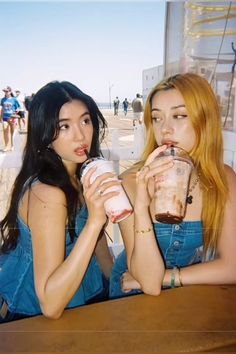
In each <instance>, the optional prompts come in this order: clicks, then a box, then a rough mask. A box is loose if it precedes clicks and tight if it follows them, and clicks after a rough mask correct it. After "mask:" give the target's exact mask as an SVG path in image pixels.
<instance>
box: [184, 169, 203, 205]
mask: <svg viewBox="0 0 236 354" xmlns="http://www.w3.org/2000/svg"><path fill="white" fill-rule="evenodd" d="M199 180H200V173H198V175H197V177H196V179H195V180H194V181H193V184H192V186H191V187H190V188H189V190H188V195H187V198H186V202H187V203H188V204H192V202H193V196H192V195H191V194H190V193H192V191H193V190H194V188H195V187H196V185H197V184H198V182H199Z"/></svg>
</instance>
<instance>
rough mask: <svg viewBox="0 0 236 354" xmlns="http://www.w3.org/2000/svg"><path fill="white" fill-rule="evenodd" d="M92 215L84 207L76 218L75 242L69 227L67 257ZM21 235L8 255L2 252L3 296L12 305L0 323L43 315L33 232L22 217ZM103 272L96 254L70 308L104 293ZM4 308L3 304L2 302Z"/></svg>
mask: <svg viewBox="0 0 236 354" xmlns="http://www.w3.org/2000/svg"><path fill="white" fill-rule="evenodd" d="M87 218H88V212H87V208H86V207H85V206H83V207H82V208H81V210H80V211H79V212H78V215H77V217H76V234H77V235H78V236H77V237H76V238H75V239H74V241H73V242H71V240H70V236H69V233H68V230H66V249H65V258H67V257H68V255H69V254H70V252H71V250H72V249H73V247H74V245H75V242H76V240H77V238H78V237H79V235H80V233H81V231H82V229H83V228H84V226H85V223H86V221H87ZM18 226H19V230H20V233H19V238H18V242H17V246H16V248H15V249H14V250H11V251H10V253H8V254H1V255H0V295H1V297H2V301H3V300H4V301H5V302H6V303H7V305H8V316H7V318H5V319H2V320H1V318H0V322H1V321H3V320H5V321H9V320H12V319H15V318H14V314H16V318H18V317H19V315H20V317H27V316H33V315H37V314H41V309H40V305H39V300H38V297H37V295H36V292H35V286H34V272H33V254H32V240H31V231H30V229H29V227H28V226H27V225H26V224H25V223H24V222H23V221H22V220H21V219H20V218H19V217H18ZM103 282H104V279H103V274H102V272H101V269H100V267H99V265H98V263H97V260H96V257H95V256H92V258H91V260H90V263H89V265H88V269H87V271H86V273H85V276H84V278H83V281H82V283H81V285H80V287H79V289H78V290H77V292H76V293H75V295H74V296H73V298H72V299H71V301H70V302H69V304H68V305H67V308H72V307H77V306H80V305H84V304H86V303H87V302H88V303H89V302H92V299H99V296H100V294H103V291H104V286H103ZM0 307H1V303H0Z"/></svg>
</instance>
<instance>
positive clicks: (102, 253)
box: [95, 233, 113, 279]
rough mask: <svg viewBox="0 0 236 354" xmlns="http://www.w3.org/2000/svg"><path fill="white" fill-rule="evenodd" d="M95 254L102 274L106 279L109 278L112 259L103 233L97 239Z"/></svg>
mask: <svg viewBox="0 0 236 354" xmlns="http://www.w3.org/2000/svg"><path fill="white" fill-rule="evenodd" d="M95 254H96V257H97V260H98V262H99V264H100V266H101V269H102V272H103V274H104V275H105V277H106V278H107V279H109V278H110V275H111V269H112V266H113V259H112V256H111V253H110V251H109V248H108V244H107V239H106V235H105V233H103V234H102V236H101V237H100V238H99V239H98V241H97V244H96V248H95Z"/></svg>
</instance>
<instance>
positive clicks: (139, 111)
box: [132, 93, 143, 127]
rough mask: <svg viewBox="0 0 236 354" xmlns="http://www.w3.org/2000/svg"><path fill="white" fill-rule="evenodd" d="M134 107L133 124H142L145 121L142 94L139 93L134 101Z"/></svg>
mask: <svg viewBox="0 0 236 354" xmlns="http://www.w3.org/2000/svg"><path fill="white" fill-rule="evenodd" d="M132 109H133V126H134V127H135V125H136V123H137V122H139V124H142V121H143V99H142V96H141V95H140V94H139V93H137V94H136V98H135V99H134V100H133V101H132Z"/></svg>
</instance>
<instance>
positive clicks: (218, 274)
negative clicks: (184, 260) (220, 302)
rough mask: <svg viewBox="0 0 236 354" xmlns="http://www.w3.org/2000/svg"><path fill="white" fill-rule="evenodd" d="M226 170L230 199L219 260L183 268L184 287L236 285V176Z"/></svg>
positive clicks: (167, 275) (167, 279)
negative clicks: (192, 285) (195, 285)
mask: <svg viewBox="0 0 236 354" xmlns="http://www.w3.org/2000/svg"><path fill="white" fill-rule="evenodd" d="M225 168H226V176H227V181H228V187H229V197H228V201H227V203H226V207H225V214H224V220H223V227H222V232H221V236H220V239H219V243H218V247H217V253H218V258H217V259H215V260H213V261H210V262H205V263H200V264H196V265H192V266H188V267H184V268H181V270H180V272H181V280H182V283H183V285H190V284H235V283H236V271H235V269H236V174H235V172H234V171H233V170H232V169H231V168H230V167H228V166H226V167H225ZM170 273H171V271H170V270H166V272H165V277H164V283H165V284H170ZM177 278H178V276H177ZM177 281H178V279H177Z"/></svg>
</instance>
